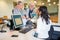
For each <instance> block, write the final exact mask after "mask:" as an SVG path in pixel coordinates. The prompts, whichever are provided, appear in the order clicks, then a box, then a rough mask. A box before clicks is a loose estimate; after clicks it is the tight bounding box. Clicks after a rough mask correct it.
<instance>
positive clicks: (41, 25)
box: [35, 6, 51, 40]
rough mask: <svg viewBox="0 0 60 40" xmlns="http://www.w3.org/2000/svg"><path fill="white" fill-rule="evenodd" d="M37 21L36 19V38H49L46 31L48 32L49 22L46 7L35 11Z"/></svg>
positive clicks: (43, 39)
mask: <svg viewBox="0 0 60 40" xmlns="http://www.w3.org/2000/svg"><path fill="white" fill-rule="evenodd" d="M37 14H38V19H37V28H36V30H35V31H36V33H37V34H38V38H39V39H41V40H45V39H47V38H48V37H49V35H48V31H49V30H50V26H51V20H50V19H49V15H48V11H47V7H46V6H40V7H39V8H38V11H37Z"/></svg>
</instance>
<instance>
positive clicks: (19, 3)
mask: <svg viewBox="0 0 60 40" xmlns="http://www.w3.org/2000/svg"><path fill="white" fill-rule="evenodd" d="M16 8H18V9H23V8H24V4H23V3H22V2H18V4H17V6H16Z"/></svg>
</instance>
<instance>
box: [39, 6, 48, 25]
mask: <svg viewBox="0 0 60 40" xmlns="http://www.w3.org/2000/svg"><path fill="white" fill-rule="evenodd" d="M38 10H39V11H41V17H42V18H43V19H45V21H46V24H48V23H49V20H48V19H49V15H48V11H47V7H46V6H40V7H39V9H38Z"/></svg>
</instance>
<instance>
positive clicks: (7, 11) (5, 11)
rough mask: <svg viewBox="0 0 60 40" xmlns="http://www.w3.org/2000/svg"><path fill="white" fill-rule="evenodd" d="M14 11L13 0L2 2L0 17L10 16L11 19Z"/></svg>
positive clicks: (0, 4)
mask: <svg viewBox="0 0 60 40" xmlns="http://www.w3.org/2000/svg"><path fill="white" fill-rule="evenodd" d="M12 9H13V1H12V0H0V17H2V16H8V18H11V14H12Z"/></svg>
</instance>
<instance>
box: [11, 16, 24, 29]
mask: <svg viewBox="0 0 60 40" xmlns="http://www.w3.org/2000/svg"><path fill="white" fill-rule="evenodd" d="M12 19H13V23H14V26H15V28H18V27H21V26H22V25H23V22H22V18H21V15H12Z"/></svg>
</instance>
